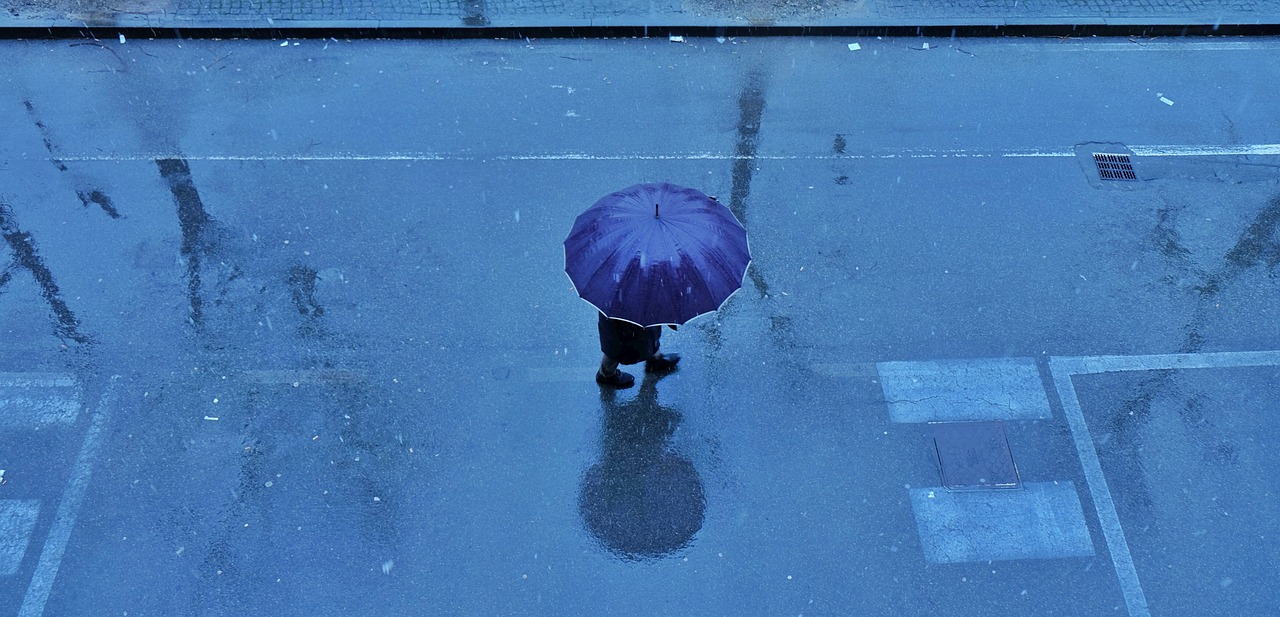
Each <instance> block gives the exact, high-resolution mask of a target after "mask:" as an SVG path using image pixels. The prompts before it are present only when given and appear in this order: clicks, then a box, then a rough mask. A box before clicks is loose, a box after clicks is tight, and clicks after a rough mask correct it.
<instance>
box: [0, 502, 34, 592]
mask: <svg viewBox="0 0 1280 617" xmlns="http://www.w3.org/2000/svg"><path fill="white" fill-rule="evenodd" d="M39 514H40V502H39V501H37V500H35V499H0V576H11V575H13V574H15V573H17V571H18V566H20V565H22V556H23V555H25V554H26V553H27V545H28V544H30V543H31V530H32V529H35V526H36V518H38V516H39Z"/></svg>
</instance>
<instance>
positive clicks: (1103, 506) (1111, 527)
mask: <svg viewBox="0 0 1280 617" xmlns="http://www.w3.org/2000/svg"><path fill="white" fill-rule="evenodd" d="M1049 368H1050V373H1052V375H1053V385H1054V387H1055V388H1056V389H1057V390H1058V397H1059V398H1060V399H1061V400H1062V409H1063V413H1064V414H1065V415H1066V417H1067V426H1069V427H1070V428H1071V437H1072V439H1073V440H1074V441H1075V444H1076V453H1077V454H1078V455H1079V456H1080V466H1081V467H1083V468H1084V477H1085V482H1086V484H1088V485H1089V494H1090V495H1092V496H1093V506H1094V509H1095V510H1097V512H1098V525H1099V526H1100V527H1102V537H1103V538H1105V539H1106V541H1107V549H1108V550H1109V551H1110V552H1111V564H1112V566H1114V567H1115V570H1116V578H1117V579H1119V582H1120V591H1121V593H1122V594H1124V603H1125V607H1127V608H1128V609H1129V617H1150V615H1151V611H1150V610H1149V609H1148V608H1147V596H1146V594H1145V593H1143V591H1142V583H1141V581H1139V580H1138V570H1137V568H1135V567H1134V565H1133V556H1132V555H1131V554H1130V553H1129V542H1128V541H1127V540H1125V537H1124V528H1123V527H1121V525H1120V515H1119V514H1118V513H1117V512H1116V504H1115V502H1114V501H1112V499H1111V489H1110V488H1109V487H1108V486H1107V477H1106V475H1105V474H1103V472H1102V462H1101V461H1100V460H1098V450H1097V448H1096V447H1095V446H1094V444H1093V435H1092V434H1090V433H1089V427H1088V426H1087V425H1085V421H1084V411H1083V410H1082V409H1080V399H1078V398H1076V388H1075V384H1073V383H1072V381H1071V376H1072V375H1073V374H1079V373H1081V372H1082V371H1080V369H1082V368H1083V364H1082V363H1081V362H1080V359H1079V358H1050V359H1049Z"/></svg>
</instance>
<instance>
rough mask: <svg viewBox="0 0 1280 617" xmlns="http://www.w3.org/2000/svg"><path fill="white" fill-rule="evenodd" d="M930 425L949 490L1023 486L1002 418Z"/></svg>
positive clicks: (945, 484)
mask: <svg viewBox="0 0 1280 617" xmlns="http://www.w3.org/2000/svg"><path fill="white" fill-rule="evenodd" d="M929 427H930V428H931V429H932V430H933V444H934V449H935V451H936V452H937V455H938V469H939V471H940V473H941V475H942V486H944V487H945V488H947V489H948V490H953V491H956V490H961V491H962V490H980V489H1010V488H1018V487H1020V486H1022V480H1021V478H1019V476H1018V466H1017V465H1016V464H1015V463H1014V462H1013V452H1012V451H1011V450H1010V449H1009V439H1008V438H1007V437H1006V436H1005V433H1004V423H1003V422H932V423H930V424H929Z"/></svg>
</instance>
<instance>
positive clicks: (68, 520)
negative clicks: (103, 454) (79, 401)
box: [18, 375, 120, 617]
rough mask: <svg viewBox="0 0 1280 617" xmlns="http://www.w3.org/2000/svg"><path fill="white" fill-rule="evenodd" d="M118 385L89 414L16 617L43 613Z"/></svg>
mask: <svg viewBox="0 0 1280 617" xmlns="http://www.w3.org/2000/svg"><path fill="white" fill-rule="evenodd" d="M119 384H120V376H119V375H115V376H113V377H112V378H111V382H110V383H109V384H108V385H107V389H106V391H105V392H103V394H102V398H101V399H99V400H98V407H97V408H96V409H94V410H93V411H92V412H91V415H90V418H89V429H88V431H86V434H85V438H84V445H82V446H81V447H80V454H79V455H77V456H76V462H75V465H74V466H73V467H72V468H71V479H70V480H68V481H67V487H66V489H64V490H63V491H62V499H61V501H59V503H58V511H57V513H56V514H55V515H54V518H53V526H52V527H51V528H50V529H49V535H48V537H47V538H46V539H45V543H44V548H43V549H42V550H41V551H40V560H39V561H38V562H37V563H36V570H35V573H34V574H32V575H31V584H30V585H29V586H28V587H27V593H26V596H25V597H24V598H23V599H22V607H21V608H19V609H18V617H40V615H41V614H43V613H44V605H45V602H47V601H48V600H49V591H50V590H52V589H53V581H54V579H55V578H57V576H58V567H59V566H60V565H61V564H62V554H63V553H64V552H65V551H66V549H67V541H68V540H70V539H71V531H72V530H73V529H74V528H75V525H76V516H78V515H79V513H80V506H81V504H82V503H83V502H84V495H85V492H86V491H87V490H88V488H89V477H90V476H91V475H92V474H93V464H94V462H95V461H96V460H97V458H98V450H99V449H100V448H101V447H102V438H103V434H104V433H105V432H106V428H107V424H108V423H109V422H110V420H111V408H112V407H113V406H114V405H115V404H116V400H117V398H118V395H117V390H118V387H119Z"/></svg>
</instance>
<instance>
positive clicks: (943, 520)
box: [911, 482, 1093, 563]
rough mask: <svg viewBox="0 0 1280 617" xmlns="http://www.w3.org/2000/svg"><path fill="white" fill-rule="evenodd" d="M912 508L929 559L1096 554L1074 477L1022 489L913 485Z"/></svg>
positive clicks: (1001, 558)
mask: <svg viewBox="0 0 1280 617" xmlns="http://www.w3.org/2000/svg"><path fill="white" fill-rule="evenodd" d="M911 509H912V510H913V511H914V512H915V516H916V524H917V526H918V527H919V530H920V543H921V545H922V547H923V549H924V555H925V559H927V560H928V561H929V562H930V563H961V562H972V561H998V560H1005V559H1059V558H1063V557H1088V556H1091V555H1093V541H1092V540H1091V539H1090V538H1089V530H1088V528H1087V527H1086V526H1085V522H1084V511H1083V510H1082V509H1081V507H1080V498H1079V496H1077V495H1076V489H1075V486H1074V485H1072V483H1071V482H1027V483H1024V484H1023V490H993V491H965V492H951V491H947V490H945V489H943V488H940V487H937V488H913V489H911Z"/></svg>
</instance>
